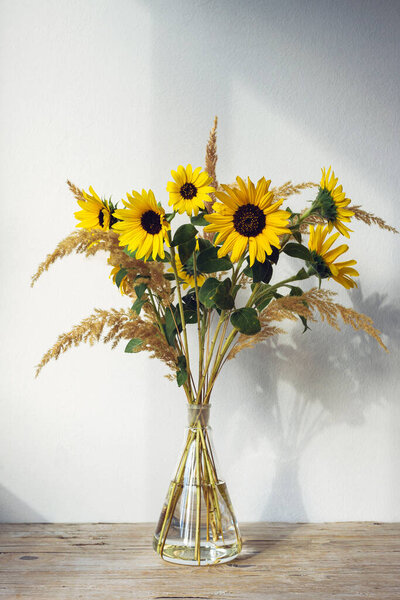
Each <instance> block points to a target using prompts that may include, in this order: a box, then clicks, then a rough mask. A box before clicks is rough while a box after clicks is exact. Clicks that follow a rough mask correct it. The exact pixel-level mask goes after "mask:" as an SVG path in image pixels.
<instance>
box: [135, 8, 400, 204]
mask: <svg viewBox="0 0 400 600" xmlns="http://www.w3.org/2000/svg"><path fill="white" fill-rule="evenodd" d="M144 4H145V6H146V8H147V9H148V10H149V11H150V13H151V21H152V28H153V30H152V39H153V56H152V84H153V89H152V127H153V142H154V143H153V149H152V155H151V160H152V164H153V165H154V168H155V170H156V172H158V169H159V167H160V165H163V164H164V163H165V164H170V161H171V159H172V157H174V160H176V159H178V160H179V159H180V160H185V158H184V157H190V156H193V152H194V148H196V145H195V144H194V140H193V135H194V134H196V133H197V131H198V124H199V123H202V124H203V126H202V130H203V131H204V133H205V134H207V133H208V130H209V124H210V123H211V121H212V119H213V116H214V114H218V116H219V117H220V119H221V126H223V138H221V150H222V152H221V160H222V159H223V160H224V164H229V161H232V157H236V153H235V151H234V148H233V145H234V142H235V141H236V142H237V138H236V137H234V132H235V131H236V132H237V131H238V129H239V130H240V131H243V133H242V134H241V136H240V139H241V140H242V143H244V146H243V144H242V156H241V163H240V164H241V165H242V167H241V168H244V169H245V171H244V172H246V168H247V164H249V165H250V164H251V165H253V168H254V163H255V161H256V164H257V165H258V164H259V163H258V162H257V157H259V156H262V157H263V159H262V164H265V163H267V164H269V168H270V167H271V164H275V163H274V156H275V155H277V156H278V157H279V161H281V160H282V154H280V149H279V146H281V150H282V151H283V152H284V153H285V154H286V161H287V160H289V157H288V156H287V154H288V153H289V154H290V152H291V151H292V150H293V145H294V144H296V146H297V147H298V142H299V140H300V141H301V140H302V142H303V145H304V144H305V145H307V142H310V143H311V145H312V146H313V147H315V145H317V146H318V148H319V149H320V151H323V152H324V153H325V154H326V156H328V157H331V158H332V156H337V153H338V151H340V156H343V158H344V160H345V161H346V164H350V165H351V166H352V167H353V168H355V169H356V172H357V173H359V175H360V177H362V179H363V180H364V179H366V180H367V181H368V182H369V183H371V185H372V186H373V184H374V181H380V182H381V183H380V190H381V193H382V185H383V186H384V187H383V189H384V191H385V193H388V194H389V195H392V194H393V197H395V196H394V194H395V193H396V191H395V189H396V188H395V183H394V181H393V180H392V181H391V180H390V177H388V176H387V175H388V173H391V172H392V171H393V170H395V169H396V165H397V156H398V152H399V140H398V135H397V133H396V132H397V128H396V126H395V123H396V122H397V121H398V97H399V91H400V88H399V79H398V78H396V77H393V74H394V73H397V71H398V61H399V44H398V29H399V26H400V11H399V5H398V2H394V1H388V0H387V1H386V2H385V3H384V9H382V6H381V4H380V3H376V2H366V1H365V0H353V1H352V2H347V1H345V0H339V1H337V2H334V3H333V2H322V1H321V0H308V1H307V2H306V1H303V2H298V1H297V2H294V1H293V0H283V1H282V0H279V1H275V0H270V1H268V2H267V3H266V2H264V1H260V0H253V1H252V2H251V3H245V2H241V1H239V0H230V1H229V2H223V1H222V2H221V1H220V2H215V1H212V0H210V1H204V2H190V3H188V2H184V1H181V2H175V3H172V4H171V3H166V2H162V1H155V2H152V3H151V4H149V3H144ZM327 31H329V35H327ZM238 88H243V89H244V90H247V91H248V92H249V93H250V95H251V96H254V97H255V98H257V99H258V100H259V105H258V106H259V112H258V114H257V112H256V113H255V114H254V113H252V112H251V111H252V110H254V108H253V109H251V107H249V106H247V107H246V105H245V104H244V105H243V104H241V103H240V101H239V100H238V97H237V96H235V90H236V91H237V89H238ZM277 121H278V122H279V124H283V125H285V126H286V125H287V129H285V128H284V129H282V128H279V127H278V128H277ZM221 131H222V130H221ZM161 132H164V134H163V135H164V136H165V137H164V138H161V137H160V136H161ZM245 132H247V135H246V134H245ZM299 134H300V137H299ZM271 136H272V138H271ZM164 139H165V140H168V144H167V143H164ZM371 139H373V140H374V143H366V142H368V140H371ZM344 141H345V143H344ZM160 142H161V143H160ZM277 142H279V143H277ZM299 151H300V152H301V149H300V148H299V149H298V150H297V151H296V152H297V153H298V152H299ZM249 153H251V155H249ZM382 153H384V160H382V155H383V154H382ZM168 154H169V156H168ZM246 157H247V158H246ZM247 160H248V163H247ZM188 162H189V159H188ZM318 167H319V164H318ZM169 168H171V167H169ZM257 168H258V167H257ZM372 170H373V174H374V176H373V178H372V176H371V172H372ZM286 172H288V171H286ZM261 174H265V173H261ZM261 174H260V175H261ZM268 174H269V176H271V175H272V176H273V173H271V172H270V171H269V173H268ZM292 176H293V175H292V173H290V171H289V172H288V177H289V178H290V177H292ZM371 200H372V201H373V200H374V197H373V195H371Z"/></svg>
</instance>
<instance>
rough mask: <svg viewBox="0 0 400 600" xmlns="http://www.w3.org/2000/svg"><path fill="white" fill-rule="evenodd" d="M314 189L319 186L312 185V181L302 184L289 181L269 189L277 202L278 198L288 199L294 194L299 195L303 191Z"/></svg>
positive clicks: (316, 184)
mask: <svg viewBox="0 0 400 600" xmlns="http://www.w3.org/2000/svg"><path fill="white" fill-rule="evenodd" d="M315 187H319V185H318V183H313V182H312V181H306V182H304V183H297V184H293V183H292V182H291V181H286V183H284V184H283V185H281V186H279V187H274V188H271V192H272V193H273V194H274V197H275V198H276V199H277V200H279V199H280V198H285V199H286V198H289V196H293V195H294V194H301V192H302V191H303V190H307V189H310V188H315Z"/></svg>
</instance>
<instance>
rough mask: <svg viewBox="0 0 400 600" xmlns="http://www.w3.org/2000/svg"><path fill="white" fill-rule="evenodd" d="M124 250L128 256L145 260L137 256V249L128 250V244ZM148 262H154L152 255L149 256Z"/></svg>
mask: <svg viewBox="0 0 400 600" xmlns="http://www.w3.org/2000/svg"><path fill="white" fill-rule="evenodd" d="M124 252H125V254H126V255H127V256H130V257H131V258H135V259H136V260H143V258H137V257H136V252H137V250H133V251H131V250H128V246H125V247H124ZM147 262H153V258H152V256H149V258H148V259H147Z"/></svg>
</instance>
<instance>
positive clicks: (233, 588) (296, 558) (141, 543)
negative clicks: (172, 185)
mask: <svg viewBox="0 0 400 600" xmlns="http://www.w3.org/2000/svg"><path fill="white" fill-rule="evenodd" d="M153 530H154V525H151V524H145V523H142V524H84V525H65V524H58V525H57V524H29V525H22V524H18V525H12V524H3V525H0V598H7V599H29V600H38V599H43V600H50V599H51V600H59V599H60V600H70V599H74V600H75V599H80V598H82V599H84V600H91V599H96V600H125V599H128V598H129V600H142V599H152V600H166V599H167V598H169V599H175V600H177V599H183V598H185V599H187V600H189V599H196V600H209V599H212V600H228V599H229V600H232V599H234V600H256V599H257V600H258V599H264V598H267V599H271V600H275V599H276V600H278V599H279V600H295V599H296V600H300V599H304V600H314V599H319V600H321V599H323V600H330V599H332V598H334V599H335V600H336V599H346V600H347V599H351V600H354V599H358V598H368V599H376V600H389V599H390V600H400V524H389V523H330V524H322V525H321V524H318V525H312V524H285V523H252V524H247V525H242V533H243V538H244V540H245V543H244V549H243V552H242V554H241V555H240V557H239V558H238V559H236V560H235V561H233V562H230V563H226V564H223V565H218V566H215V567H185V566H178V565H171V564H168V563H166V562H164V561H162V560H160V558H159V557H158V556H157V555H156V554H155V553H154V552H153V550H152V547H151V539H152V533H153Z"/></svg>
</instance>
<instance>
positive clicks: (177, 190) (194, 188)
mask: <svg viewBox="0 0 400 600" xmlns="http://www.w3.org/2000/svg"><path fill="white" fill-rule="evenodd" d="M171 175H172V177H173V178H174V179H175V181H169V182H168V183H167V192H169V203H168V204H169V205H170V206H173V207H174V210H176V211H177V212H179V214H182V213H184V212H185V211H186V212H187V214H188V215H189V217H190V216H191V215H192V213H194V214H195V215H197V214H198V212H199V209H200V208H202V209H203V208H205V205H204V202H210V197H209V195H208V194H211V193H212V192H214V188H213V187H212V186H211V185H210V183H211V181H212V178H211V177H210V176H209V174H208V173H206V171H202V170H201V167H197V169H195V170H194V171H193V169H192V165H188V166H187V167H186V169H185V168H184V167H183V166H182V165H180V166H179V167H178V169H177V170H176V171H171Z"/></svg>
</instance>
